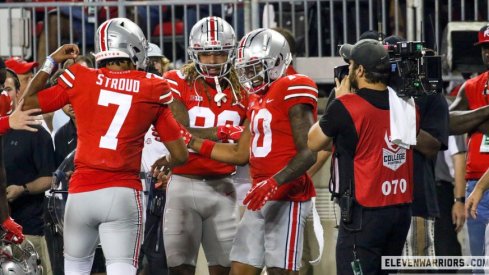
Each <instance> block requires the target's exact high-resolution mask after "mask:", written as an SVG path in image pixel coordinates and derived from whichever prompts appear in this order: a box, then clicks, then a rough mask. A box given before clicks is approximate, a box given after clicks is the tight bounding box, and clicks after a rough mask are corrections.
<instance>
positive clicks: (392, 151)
mask: <svg viewBox="0 0 489 275" xmlns="http://www.w3.org/2000/svg"><path fill="white" fill-rule="evenodd" d="M384 140H385V144H386V145H387V148H382V164H383V165H384V166H385V167H387V168H389V169H391V170H392V171H396V170H397V169H398V168H399V167H401V165H403V164H404V163H405V162H406V155H407V154H406V148H403V147H400V146H398V145H396V144H393V143H391V142H390V141H389V138H388V137H387V132H386V133H385V136H384Z"/></svg>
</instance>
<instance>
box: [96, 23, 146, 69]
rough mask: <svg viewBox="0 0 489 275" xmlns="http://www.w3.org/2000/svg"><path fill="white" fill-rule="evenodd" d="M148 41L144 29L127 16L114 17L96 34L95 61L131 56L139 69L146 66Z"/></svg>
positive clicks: (103, 24)
mask: <svg viewBox="0 0 489 275" xmlns="http://www.w3.org/2000/svg"><path fill="white" fill-rule="evenodd" d="M147 49H148V41H147V40H146V37H145V36H144V33H143V31H142V30H141V29H140V28H139V26H138V25H136V24H135V23H134V22H132V21H131V20H129V19H127V18H112V19H109V20H107V21H105V22H104V23H102V25H100V27H99V28H98V30H97V33H96V34H95V61H96V62H99V61H101V60H104V59H111V58H129V59H130V60H131V61H132V63H133V64H134V65H135V66H136V68H137V69H144V68H145V67H146V55H147Z"/></svg>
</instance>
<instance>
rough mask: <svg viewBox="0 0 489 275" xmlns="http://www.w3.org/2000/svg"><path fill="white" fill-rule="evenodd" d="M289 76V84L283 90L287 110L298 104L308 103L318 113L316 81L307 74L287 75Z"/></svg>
mask: <svg viewBox="0 0 489 275" xmlns="http://www.w3.org/2000/svg"><path fill="white" fill-rule="evenodd" d="M286 77H287V78H289V85H287V86H285V87H284V89H285V91H283V92H284V93H283V95H284V97H283V100H284V103H285V106H284V107H285V110H287V112H288V110H289V109H290V108H291V107H292V106H294V105H296V104H308V105H311V106H312V107H313V109H314V114H316V113H317V110H316V109H317V100H318V88H317V86H316V83H314V81H312V79H310V78H309V77H305V76H299V77H297V76H286Z"/></svg>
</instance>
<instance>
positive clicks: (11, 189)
mask: <svg viewBox="0 0 489 275" xmlns="http://www.w3.org/2000/svg"><path fill="white" fill-rule="evenodd" d="M22 193H24V187H22V186H20V185H15V184H13V185H9V186H7V201H8V202H13V201H14V200H16V199H17V198H18V197H20V196H21V195H22Z"/></svg>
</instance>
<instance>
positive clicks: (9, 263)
mask: <svg viewBox="0 0 489 275" xmlns="http://www.w3.org/2000/svg"><path fill="white" fill-rule="evenodd" d="M40 263H41V261H40V259H39V255H38V254H37V252H36V250H35V249H34V245H33V244H32V243H31V242H29V241H28V240H24V242H23V243H22V244H6V243H3V244H2V245H1V247H0V275H41V274H42V266H41V265H40Z"/></svg>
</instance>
